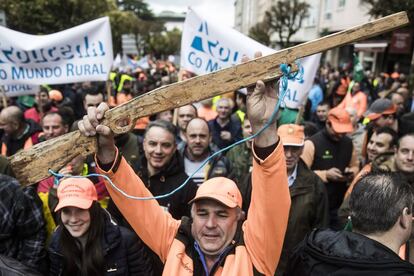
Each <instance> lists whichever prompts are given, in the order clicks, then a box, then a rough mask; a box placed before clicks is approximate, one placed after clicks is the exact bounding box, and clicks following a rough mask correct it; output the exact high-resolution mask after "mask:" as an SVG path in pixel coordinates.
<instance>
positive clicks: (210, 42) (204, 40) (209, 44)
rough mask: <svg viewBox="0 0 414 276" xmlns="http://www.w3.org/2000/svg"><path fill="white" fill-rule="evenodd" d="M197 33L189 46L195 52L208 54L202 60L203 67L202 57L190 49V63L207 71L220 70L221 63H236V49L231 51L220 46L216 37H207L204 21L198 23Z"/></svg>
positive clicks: (237, 56)
mask: <svg viewBox="0 0 414 276" xmlns="http://www.w3.org/2000/svg"><path fill="white" fill-rule="evenodd" d="M198 32H199V34H198V35H195V36H194V38H193V39H192V42H191V48H193V49H194V50H195V51H197V52H201V53H203V54H204V55H209V56H210V57H209V59H208V60H207V62H204V64H205V67H204V66H203V59H202V58H200V57H196V52H194V51H192V52H190V53H189V55H188V61H189V62H190V64H191V65H194V66H195V67H197V68H201V67H203V68H204V69H205V71H207V72H213V71H216V70H220V69H221V68H222V66H220V64H221V65H224V64H226V63H227V64H229V63H230V64H229V65H234V64H236V63H237V61H238V58H239V56H240V55H239V52H238V51H232V50H231V49H230V48H228V47H225V46H221V45H220V41H219V40H217V39H209V38H208V36H209V32H208V25H207V22H206V21H204V22H202V23H201V24H200V27H199V28H198Z"/></svg>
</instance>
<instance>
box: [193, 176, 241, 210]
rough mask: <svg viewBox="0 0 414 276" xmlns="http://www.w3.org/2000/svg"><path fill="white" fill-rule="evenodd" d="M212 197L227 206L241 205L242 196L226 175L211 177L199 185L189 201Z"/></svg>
mask: <svg viewBox="0 0 414 276" xmlns="http://www.w3.org/2000/svg"><path fill="white" fill-rule="evenodd" d="M200 199H212V200H215V201H218V202H220V203H222V204H224V205H225V206H227V207H230V208H235V207H237V206H239V207H240V208H241V207H242V196H241V193H240V191H239V188H237V185H236V183H234V181H233V180H231V179H228V178H226V177H213V178H210V179H209V180H207V181H206V182H204V183H203V184H201V185H200V187H199V188H198V190H197V193H196V196H195V197H194V198H193V199H192V200H191V201H190V202H189V203H193V202H195V201H198V200H200Z"/></svg>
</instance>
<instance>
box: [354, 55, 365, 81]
mask: <svg viewBox="0 0 414 276" xmlns="http://www.w3.org/2000/svg"><path fill="white" fill-rule="evenodd" d="M363 78H364V68H362V64H361V62H359V58H358V57H357V55H356V54H355V53H354V74H353V80H354V81H357V82H361V81H362V79H363Z"/></svg>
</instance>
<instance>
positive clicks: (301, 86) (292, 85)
mask: <svg viewBox="0 0 414 276" xmlns="http://www.w3.org/2000/svg"><path fill="white" fill-rule="evenodd" d="M321 55H322V54H316V55H312V56H308V57H305V58H301V59H299V64H300V65H301V66H302V67H303V82H302V83H300V82H298V81H290V80H289V82H288V89H287V91H286V96H285V99H284V103H285V106H287V107H289V108H299V107H300V106H301V105H303V104H304V103H305V101H306V98H307V97H308V93H309V90H310V89H311V88H312V85H313V80H314V79H315V75H316V71H317V70H318V68H319V62H320V60H321Z"/></svg>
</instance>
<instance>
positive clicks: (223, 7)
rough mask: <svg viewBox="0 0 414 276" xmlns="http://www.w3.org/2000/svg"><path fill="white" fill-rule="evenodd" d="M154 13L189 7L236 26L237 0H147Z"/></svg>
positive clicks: (209, 17) (217, 20)
mask: <svg viewBox="0 0 414 276" xmlns="http://www.w3.org/2000/svg"><path fill="white" fill-rule="evenodd" d="M145 2H147V3H148V5H149V7H150V8H151V9H152V11H153V12H154V13H160V12H162V11H164V10H170V11H174V12H185V11H187V8H188V7H192V8H193V9H194V10H196V11H198V12H199V13H200V14H201V15H203V17H205V18H208V19H212V20H215V21H216V22H220V23H222V24H223V25H226V26H230V27H233V26H234V2H235V0H145Z"/></svg>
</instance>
